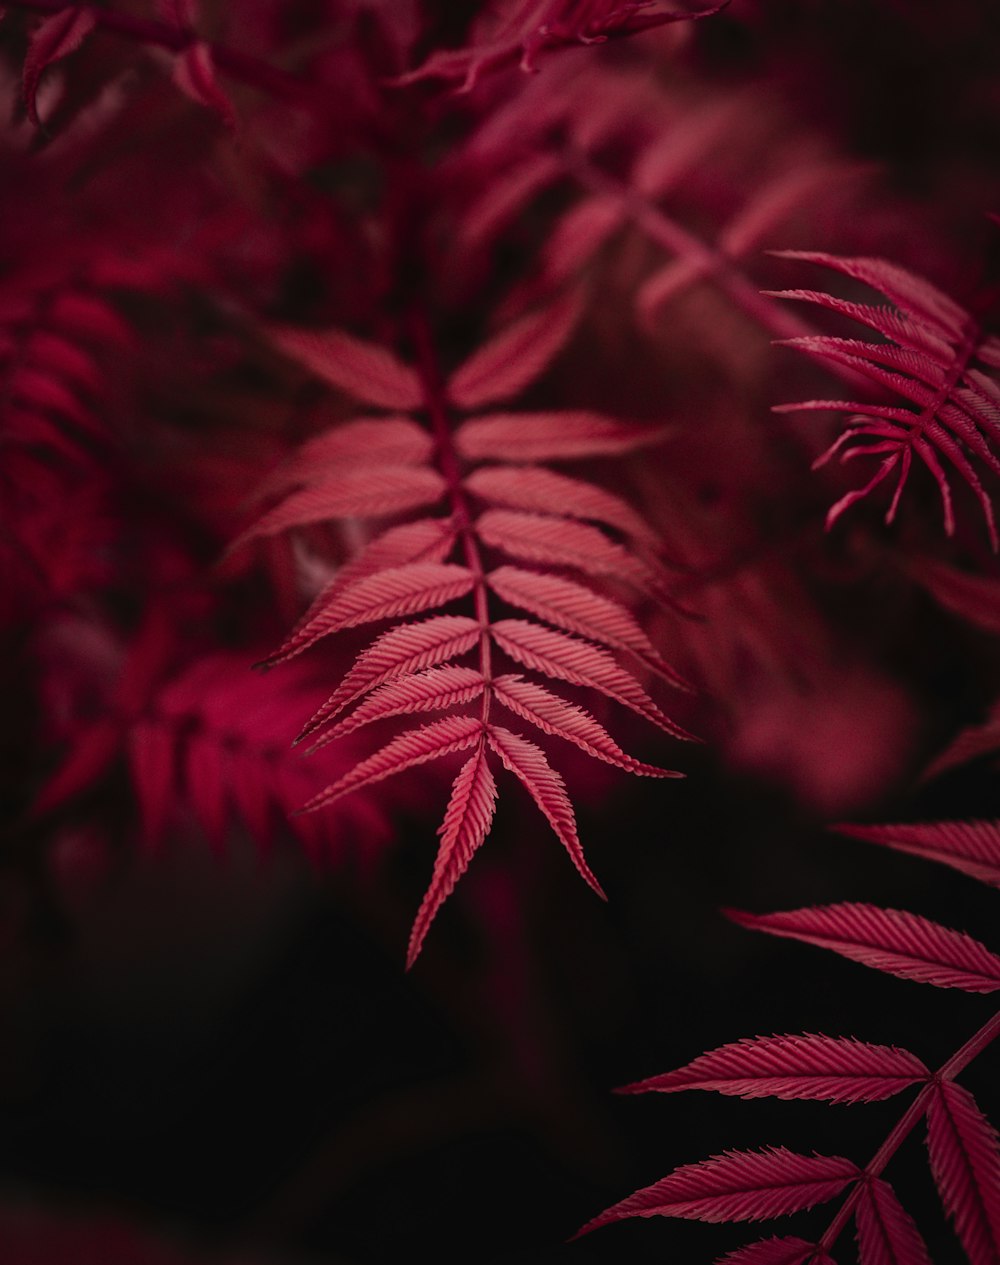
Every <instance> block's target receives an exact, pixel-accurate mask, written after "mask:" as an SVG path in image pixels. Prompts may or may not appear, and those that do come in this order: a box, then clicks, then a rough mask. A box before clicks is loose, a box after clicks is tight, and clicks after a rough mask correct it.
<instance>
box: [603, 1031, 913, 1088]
mask: <svg viewBox="0 0 1000 1265" xmlns="http://www.w3.org/2000/svg"><path fill="white" fill-rule="evenodd" d="M928 1076H930V1072H929V1071H928V1069H927V1068H926V1067H925V1066H924V1064H923V1063H922V1062H921V1061H920V1059H918V1058H917V1057H916V1055H914V1054H910V1053H909V1051H907V1050H900V1049H897V1048H896V1047H894V1046H886V1045H870V1044H867V1043H866V1042H863V1041H858V1040H855V1039H854V1038H853V1037H825V1036H819V1035H814V1034H809V1033H806V1034H805V1035H803V1036H774V1037H748V1038H745V1039H744V1040H742V1041H736V1042H734V1043H732V1044H730V1045H723V1046H720V1047H719V1048H718V1049H717V1050H711V1051H709V1052H708V1053H707V1054H701V1055H699V1056H698V1058H696V1059H693V1060H692V1061H691V1062H690V1063H688V1064H686V1065H685V1066H684V1067H681V1068H678V1069H677V1071H675V1072H666V1073H665V1074H663V1075H661V1076H651V1077H649V1078H648V1079H646V1080H642V1081H637V1082H636V1083H635V1084H633V1085H626V1086H624V1087H623V1088H622V1089H620V1090H619V1091H618V1092H619V1093H622V1094H642V1093H648V1092H650V1091H655V1092H657V1093H663V1094H672V1093H678V1092H679V1091H681V1090H685V1089H705V1090H715V1091H716V1092H717V1093H720V1094H729V1095H734V1096H738V1097H740V1098H765V1097H775V1098H816V1099H825V1100H826V1101H827V1102H833V1103H858V1102H878V1101H880V1100H881V1099H883V1098H891V1097H892V1095H893V1094H898V1093H899V1092H900V1091H901V1090H904V1089H907V1088H908V1087H909V1086H910V1085H915V1084H919V1083H920V1082H922V1081H925V1080H926V1079H927V1078H928Z"/></svg>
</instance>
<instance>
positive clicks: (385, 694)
mask: <svg viewBox="0 0 1000 1265" xmlns="http://www.w3.org/2000/svg"><path fill="white" fill-rule="evenodd" d="M485 688H486V682H485V680H484V679H483V674H482V673H481V672H480V671H479V670H478V669H477V668H453V667H449V668H429V669H428V670H427V671H426V672H417V673H415V674H414V675H413V676H402V677H398V678H397V679H396V680H394V681H390V682H388V683H387V684H386V685H381V686H379V688H378V689H377V690H375V692H374V693H373V694H371V695H369V697H368V698H366V699H365V701H364V702H363V703H361V704H360V706H359V707H358V708H357V709H356V710H355V711H353V712H352V713H351V715H350V716H348V717H346V718H345V719H344V720H342V721H340V722H339V724H336V725H334V727H333V728H332V729H330V730H328V731H327V732H326V733H325V734H324V735H323V737H322V738H321V739H320V740H319V742H317V743H316V747H323V746H326V744H327V743H328V742H331V741H332V740H333V739H334V738H340V737H342V736H343V735H344V734H348V733H351V732H352V731H353V730H355V729H360V728H361V726H362V725H368V724H371V722H372V721H375V720H385V719H386V718H387V717H389V716H404V715H409V714H410V713H411V712H425V711H426V712H429V711H438V710H443V709H444V708H446V707H453V706H454V705H455V704H456V703H469V702H471V701H472V699H474V698H478V697H479V695H480V694H482V692H483V690H484V689H485ZM315 749H316V748H313V750H315Z"/></svg>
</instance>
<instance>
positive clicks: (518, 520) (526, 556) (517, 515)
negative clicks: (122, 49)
mask: <svg viewBox="0 0 1000 1265" xmlns="http://www.w3.org/2000/svg"><path fill="white" fill-rule="evenodd" d="M476 534H477V535H478V536H479V538H480V540H482V541H483V543H484V544H487V545H490V546H492V548H494V549H499V550H501V552H503V553H505V554H507V555H508V557H511V558H517V559H519V560H521V561H523V562H536V563H540V564H542V565H543V566H550V567H572V568H574V569H575V570H577V571H583V572H584V573H585V574H586V575H594V576H615V577H617V578H619V579H621V580H627V581H629V582H630V583H631V584H633V585H635V586H636V587H637V588H639V589H642V590H647V591H648V590H649V589H655V588H656V583H655V578H654V577H653V575H652V573H651V571H650V569H649V568H648V567H645V566H643V564H642V563H641V562H639V560H638V559H637V558H635V557H634V556H633V555H632V554H631V553H629V551H628V550H627V549H625V548H623V547H622V546H621V545H619V544H616V543H615V542H614V541H612V540H609V539H608V538H607V536H605V534H604V533H603V532H602V531H601V530H600V528H598V527H591V526H590V525H589V524H588V523H576V522H573V520H572V519H566V518H554V517H550V516H549V515H547V514H526V513H523V512H522V511H520V510H485V511H484V512H483V513H482V514H480V516H479V518H478V519H477V520H476Z"/></svg>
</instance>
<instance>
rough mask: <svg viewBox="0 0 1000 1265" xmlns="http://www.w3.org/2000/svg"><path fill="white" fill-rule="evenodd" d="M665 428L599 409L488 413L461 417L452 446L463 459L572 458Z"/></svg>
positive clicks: (656, 438) (644, 441)
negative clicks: (604, 413)
mask: <svg viewBox="0 0 1000 1265" xmlns="http://www.w3.org/2000/svg"><path fill="white" fill-rule="evenodd" d="M669 433H670V431H669V429H668V428H667V427H663V426H643V425H641V424H640V423H638V422H621V421H618V419H617V418H614V417H606V416H604V415H603V414H601V413H590V412H583V411H572V412H571V411H568V410H567V411H565V412H559V413H490V414H488V415H487V416H485V417H474V418H472V420H471V421H468V422H464V423H463V424H462V425H461V426H460V427H459V428H458V430H457V431H456V432H455V447H456V448H457V449H458V451H459V453H460V454H461V455H462V456H463V457H465V458H466V460H468V461H523V462H538V461H574V460H577V459H579V458H583V457H617V456H621V455H623V454H625V453H629V452H638V451H639V449H641V448H649V447H651V446H652V445H654V444H660V443H662V442H663V440H664V439H666V438H667V437H668V435H669Z"/></svg>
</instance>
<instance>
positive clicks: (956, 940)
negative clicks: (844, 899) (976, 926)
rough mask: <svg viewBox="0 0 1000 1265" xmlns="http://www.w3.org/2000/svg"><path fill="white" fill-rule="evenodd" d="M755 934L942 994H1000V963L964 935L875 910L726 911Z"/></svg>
mask: <svg viewBox="0 0 1000 1265" xmlns="http://www.w3.org/2000/svg"><path fill="white" fill-rule="evenodd" d="M725 912H726V914H727V916H728V917H730V918H732V920H733V921H734V922H737V923H739V924H740V926H741V927H748V928H749V929H750V930H751V931H766V932H768V933H769V934H770V935H774V936H786V937H788V938H789V939H792V940H802V941H804V942H805V943H806V944H815V945H818V946H819V947H820V948H824V949H832V950H833V952H834V953H839V954H841V955H842V956H843V957H846V958H850V959H851V960H852V961H855V962H861V963H863V964H864V965H865V966H871V967H874V968H875V969H876V970H879V971H885V972H887V973H888V974H889V975H897V976H899V978H900V979H912V980H918V981H920V982H921V983H924V984H934V985H936V986H937V987H938V988H961V989H964V990H965V991H966V992H970V993H992V992H995V991H996V989H998V988H1000V958H998V957H996V956H995V955H994V954H992V953H991V952H990V951H989V949H987V948H986V947H985V945H982V944H980V943H979V941H978V940H973V939H972V937H971V936H968V935H966V934H965V933H964V932H961V931H952V930H951V929H950V928H948V927H942V926H940V924H938V923H936V922H931V921H930V920H929V919H927V918H921V917H918V915H916V914H910V913H906V912H905V911H903V910H899V909H879V908H877V907H876V906H875V905H860V904H857V905H855V904H842V905H820V906H816V907H814V908H810V909H793V910H789V911H788V912H785V913H777V914H748V913H743V912H742V911H740V910H726V911H725Z"/></svg>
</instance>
